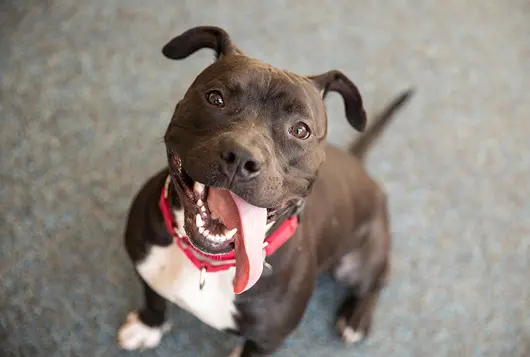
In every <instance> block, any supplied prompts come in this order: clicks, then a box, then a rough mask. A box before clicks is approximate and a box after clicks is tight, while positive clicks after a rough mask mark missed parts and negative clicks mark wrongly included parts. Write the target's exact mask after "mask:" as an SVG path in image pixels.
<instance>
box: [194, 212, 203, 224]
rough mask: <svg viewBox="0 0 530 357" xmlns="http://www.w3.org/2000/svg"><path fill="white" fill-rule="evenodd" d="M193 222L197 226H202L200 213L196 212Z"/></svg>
mask: <svg viewBox="0 0 530 357" xmlns="http://www.w3.org/2000/svg"><path fill="white" fill-rule="evenodd" d="M195 224H196V225H197V227H202V226H204V221H203V220H202V217H201V215H200V214H198V213H197V215H196V216H195Z"/></svg>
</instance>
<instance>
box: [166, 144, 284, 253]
mask: <svg viewBox="0 0 530 357" xmlns="http://www.w3.org/2000/svg"><path fill="white" fill-rule="evenodd" d="M169 169H170V175H171V179H172V183H173V187H174V188H175V190H176V191H177V193H178V196H179V199H180V202H181V204H182V207H183V209H184V229H185V231H186V234H187V237H188V240H189V242H190V243H191V244H192V245H193V246H194V247H195V248H196V249H198V250H199V251H201V252H203V253H205V254H209V255H222V254H227V253H230V252H231V251H233V250H234V248H235V239H234V238H235V234H236V230H234V229H232V230H230V229H228V228H227V227H226V226H225V224H224V222H223V220H222V219H221V218H220V217H217V216H216V215H215V213H214V212H212V210H210V207H209V205H208V192H209V189H210V187H209V186H206V185H204V184H203V183H201V182H198V181H195V180H193V179H192V178H191V177H190V176H189V175H188V174H187V173H186V171H185V169H184V168H183V166H182V160H181V158H180V156H178V155H176V154H172V155H170V156H169ZM290 207H291V204H290V203H289V202H285V203H283V204H280V205H278V207H271V208H267V224H269V223H272V222H274V221H276V220H277V219H278V218H279V217H281V216H282V215H284V214H285V213H286V212H288V211H289V209H290Z"/></svg>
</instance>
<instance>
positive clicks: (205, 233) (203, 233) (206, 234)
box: [201, 229, 210, 237]
mask: <svg viewBox="0 0 530 357" xmlns="http://www.w3.org/2000/svg"><path fill="white" fill-rule="evenodd" d="M201 234H202V235H204V236H206V237H208V236H209V235H210V231H209V230H207V229H205V230H204V232H202V233H201Z"/></svg>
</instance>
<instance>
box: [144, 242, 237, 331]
mask: <svg viewBox="0 0 530 357" xmlns="http://www.w3.org/2000/svg"><path fill="white" fill-rule="evenodd" d="M136 269H137V270H138V273H139V274H140V276H141V277H142V278H143V279H144V281H145V282H146V283H147V284H148V285H149V286H150V287H151V288H152V289H153V290H154V291H156V292H157V293H158V294H159V295H160V296H162V297H164V298H165V299H167V300H169V301H171V302H173V303H174V304H177V305H178V306H180V307H181V308H182V309H184V310H186V311H188V312H190V313H191V314H193V315H195V316H196V317H197V318H198V319H200V320H201V321H203V322H204V323H206V324H208V325H210V326H212V327H213V328H216V329H218V330H223V329H236V322H235V319H234V315H235V314H236V313H237V309H236V307H235V305H234V299H235V293H234V291H233V285H232V284H233V283H232V282H233V279H234V276H235V268H234V267H232V268H230V269H228V270H223V271H220V272H215V273H205V274H206V280H205V281H206V283H205V284H204V286H203V288H202V290H201V289H200V288H199V277H200V270H199V269H197V267H195V265H193V263H192V262H191V261H190V260H189V259H188V257H187V256H186V255H185V254H184V252H183V251H182V250H181V249H180V248H179V247H178V246H177V244H172V245H171V246H169V247H159V246H153V247H151V250H150V252H149V254H148V255H147V257H146V258H145V260H144V261H142V262H141V263H140V264H138V265H137V266H136Z"/></svg>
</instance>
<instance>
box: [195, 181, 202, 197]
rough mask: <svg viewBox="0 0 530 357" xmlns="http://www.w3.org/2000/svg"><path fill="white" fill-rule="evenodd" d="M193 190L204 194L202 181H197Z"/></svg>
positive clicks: (198, 193)
mask: <svg viewBox="0 0 530 357" xmlns="http://www.w3.org/2000/svg"><path fill="white" fill-rule="evenodd" d="M193 192H195V193H196V194H197V195H202V194H203V193H204V185H203V184H202V183H200V182H195V184H194V185H193Z"/></svg>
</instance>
